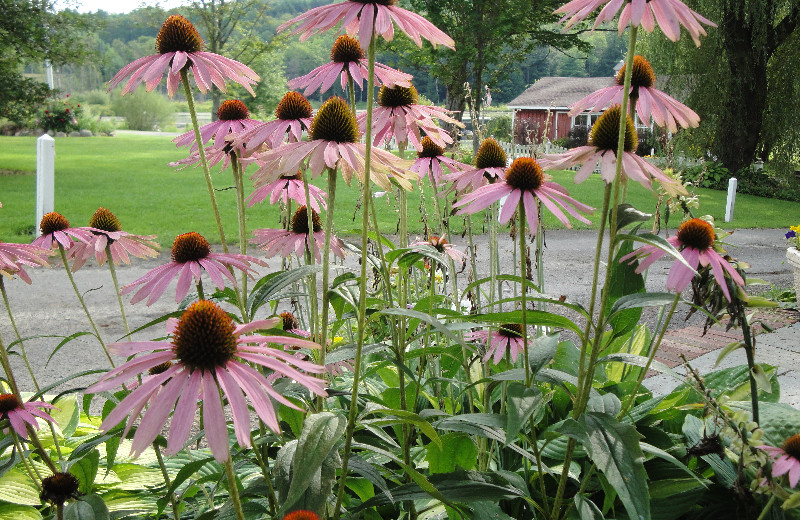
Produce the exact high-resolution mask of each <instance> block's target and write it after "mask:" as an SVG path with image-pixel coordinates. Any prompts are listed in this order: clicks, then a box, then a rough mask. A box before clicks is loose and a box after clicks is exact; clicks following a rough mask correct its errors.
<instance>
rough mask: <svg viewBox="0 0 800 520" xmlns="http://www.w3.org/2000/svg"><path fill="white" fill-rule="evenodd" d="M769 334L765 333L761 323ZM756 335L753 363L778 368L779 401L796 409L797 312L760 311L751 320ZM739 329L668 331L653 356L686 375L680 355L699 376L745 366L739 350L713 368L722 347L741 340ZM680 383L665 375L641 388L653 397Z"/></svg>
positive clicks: (799, 374)
mask: <svg viewBox="0 0 800 520" xmlns="http://www.w3.org/2000/svg"><path fill="white" fill-rule="evenodd" d="M762 322H763V323H765V324H766V325H767V327H768V328H769V329H771V330H773V332H767V331H766V330H765V328H764V327H763V326H762V325H761V323H762ZM753 323H754V326H753V330H754V331H755V332H756V339H755V342H756V345H755V346H756V362H757V363H765V364H768V365H773V366H776V367H779V368H778V381H779V382H780V387H781V396H780V402H782V403H786V404H789V405H792V406H795V407H800V313H797V312H794V311H787V310H760V311H759V312H758V313H757V314H756V316H755V319H754V320H753ZM741 340H742V332H741V330H739V329H731V330H730V331H726V330H725V328H724V327H723V326H721V325H715V326H714V327H712V328H711V329H709V331H708V332H707V333H706V334H705V335H703V328H702V327H698V326H689V327H685V328H682V329H676V330H670V331H668V332H667V333H666V334H665V335H664V341H663V342H662V344H661V348H660V349H659V351H658V353H657V354H656V359H657V360H658V361H661V362H662V363H664V364H665V365H667V366H669V367H671V368H675V370H676V371H677V372H678V373H680V374H682V375H685V374H686V368H685V367H684V366H683V361H682V359H681V355H683V356H684V357H685V358H686V359H687V360H688V361H689V364H690V365H691V366H692V367H694V368H695V369H697V370H698V371H699V372H700V373H701V374H706V373H708V372H711V371H713V370H721V369H723V368H729V367H733V366H737V365H743V364H746V363H747V359H746V357H745V353H744V350H743V349H738V350H736V351H734V352H732V353H730V354H729V355H728V356H727V357H726V358H725V359H724V360H723V361H722V362H721V363H720V364H719V366H717V367H715V364H716V362H717V358H718V357H719V354H720V352H721V350H722V349H723V348H725V347H726V346H727V345H729V344H730V343H733V342H736V341H741ZM680 384H681V382H680V381H678V380H676V379H674V378H673V377H670V376H668V375H654V376H652V377H649V378H648V379H647V380H645V386H647V388H649V389H650V390H651V391H653V393H654V394H656V395H665V394H668V393H669V392H671V391H672V390H673V389H674V388H675V387H677V386H678V385H680Z"/></svg>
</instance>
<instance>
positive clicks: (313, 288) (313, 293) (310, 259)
mask: <svg viewBox="0 0 800 520" xmlns="http://www.w3.org/2000/svg"><path fill="white" fill-rule="evenodd" d="M306 173H308V172H306ZM303 189H304V190H305V195H306V218H307V219H308V221H307V223H308V235H307V242H306V264H308V265H315V264H316V261H317V259H316V255H315V254H314V252H315V251H316V250H317V242H316V239H315V238H314V210H313V209H311V205H310V204H309V201H310V200H311V195H310V193H309V190H308V176H307V175H303ZM329 212H330V211H329ZM308 297H309V300H310V303H309V307H311V324H310V325H311V327H309V331H310V332H311V337H312V338H316V337H317V333H318V332H319V307H318V306H317V305H318V303H319V302H318V301H317V273H316V272H312V273H310V274H309V275H308ZM324 348H325V346H324V345H323V349H324Z"/></svg>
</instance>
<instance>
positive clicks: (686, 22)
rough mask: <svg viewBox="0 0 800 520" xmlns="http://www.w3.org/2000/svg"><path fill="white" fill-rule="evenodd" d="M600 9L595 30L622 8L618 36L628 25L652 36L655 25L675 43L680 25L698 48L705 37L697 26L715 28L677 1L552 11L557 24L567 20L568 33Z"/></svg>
mask: <svg viewBox="0 0 800 520" xmlns="http://www.w3.org/2000/svg"><path fill="white" fill-rule="evenodd" d="M601 5H602V6H604V7H603V10H602V11H600V14H598V15H597V19H596V20H595V22H594V28H597V26H598V25H600V24H601V23H603V22H606V21H610V20H612V19H613V18H614V17H615V16H616V15H617V13H619V11H620V8H621V7H622V6H623V5H624V6H625V7H622V14H620V17H619V32H620V34H621V33H622V31H624V30H625V28H626V27H627V26H628V24H631V25H633V26H636V27H638V26H639V25H641V26H642V27H644V30H645V31H647V32H653V29H655V24H656V22H658V26H659V27H660V28H661V32H663V33H664V35H665V36H666V37H667V38H669V39H670V40H672V41H674V42H676V41H678V39H679V38H680V35H681V27H680V26H681V25H683V26H684V27H685V28H686V30H687V31H688V32H689V34H690V35H691V37H692V40H694V43H695V45H697V46H698V47H699V46H700V36H701V35H702V36H705V35H706V31H705V29H703V26H702V25H700V24H705V25H709V26H711V27H716V26H717V24H715V23H714V22H712V21H711V20H708V19H706V18H704V17H703V16H701V15H700V14H699V13H697V12H695V11H693V10H691V9H689V7H687V6H686V4H684V3H683V2H681V1H680V0H572V1H571V2H568V3H566V4H564V5H562V6H561V7H559V8H558V9H556V10H555V11H554V13H555V14H563V15H564V17H563V18H562V19H561V20H560V22H564V21H565V20H567V18H569V21H567V23H566V25H565V27H564V28H565V29H568V28H569V27H571V26H572V25H574V24H576V23H578V22H581V21H583V20H585V19H586V18H587V17H588V16H589V15H590V14H591V13H592V12H593V11H594V10H595V9H597V8H598V7H600V6H601Z"/></svg>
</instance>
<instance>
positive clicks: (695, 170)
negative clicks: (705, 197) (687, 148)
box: [683, 162, 732, 190]
mask: <svg viewBox="0 0 800 520" xmlns="http://www.w3.org/2000/svg"><path fill="white" fill-rule="evenodd" d="M731 177H732V176H731V172H730V171H729V170H728V169H727V168H726V167H724V166H722V164H720V163H716V162H707V163H705V164H703V165H701V166H692V167H691V168H687V169H686V171H685V172H684V173H683V179H684V180H685V181H687V182H691V183H693V184H694V185H695V186H699V187H701V188H710V189H712V190H726V189H728V180H729V179H730V178H731Z"/></svg>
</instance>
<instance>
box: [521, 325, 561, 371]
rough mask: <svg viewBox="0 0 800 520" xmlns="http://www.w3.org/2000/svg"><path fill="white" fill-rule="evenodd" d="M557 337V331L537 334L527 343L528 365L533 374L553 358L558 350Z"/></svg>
mask: <svg viewBox="0 0 800 520" xmlns="http://www.w3.org/2000/svg"><path fill="white" fill-rule="evenodd" d="M558 337H559V334H558V333H554V334H546V335H544V336H538V337H536V338H535V339H534V340H533V341H532V342H531V344H530V345H529V347H530V348H529V349H528V351H529V354H528V361H529V362H528V365H529V366H530V370H531V373H532V374H533V375H536V374H537V373H538V372H539V370H541V369H543V368H544V367H546V366H547V365H548V364H549V363H550V362H551V361H552V360H553V357H554V356H555V355H556V351H557V350H558Z"/></svg>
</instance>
